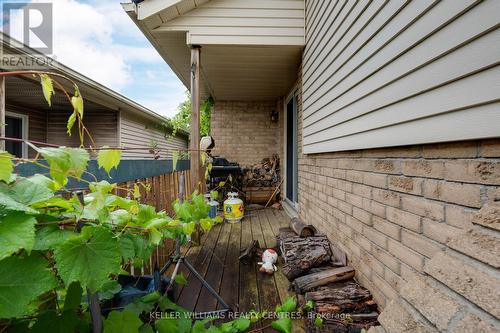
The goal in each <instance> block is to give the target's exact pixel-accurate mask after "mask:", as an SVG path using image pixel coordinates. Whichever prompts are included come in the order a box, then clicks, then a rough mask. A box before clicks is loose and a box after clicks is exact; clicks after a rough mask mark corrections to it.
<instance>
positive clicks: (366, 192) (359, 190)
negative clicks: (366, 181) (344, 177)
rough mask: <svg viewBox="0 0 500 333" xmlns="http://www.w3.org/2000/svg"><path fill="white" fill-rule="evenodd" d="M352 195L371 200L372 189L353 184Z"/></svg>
mask: <svg viewBox="0 0 500 333" xmlns="http://www.w3.org/2000/svg"><path fill="white" fill-rule="evenodd" d="M352 193H354V194H357V195H359V196H362V197H364V198H371V193H372V188H371V187H370V186H366V185H362V184H352Z"/></svg>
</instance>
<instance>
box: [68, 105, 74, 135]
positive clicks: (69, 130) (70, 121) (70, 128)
mask: <svg viewBox="0 0 500 333" xmlns="http://www.w3.org/2000/svg"><path fill="white" fill-rule="evenodd" d="M75 122H76V112H74V111H73V113H72V114H71V116H69V118H68V123H67V124H66V133H67V134H68V136H71V131H72V130H73V126H74V125H75Z"/></svg>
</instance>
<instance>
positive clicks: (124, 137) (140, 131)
mask: <svg viewBox="0 0 500 333" xmlns="http://www.w3.org/2000/svg"><path fill="white" fill-rule="evenodd" d="M158 125H159V122H158V123H154V122H150V121H147V120H144V119H142V118H139V117H137V116H134V115H131V114H128V113H124V112H122V113H121V118H120V137H121V146H122V147H125V148H138V149H137V150H125V151H123V153H122V157H123V158H124V159H153V158H154V156H153V154H151V153H150V152H149V151H148V149H143V148H144V147H151V146H152V143H153V142H156V143H158V147H159V148H162V149H187V148H188V140H187V138H183V137H180V136H176V137H173V136H171V135H167V136H165V132H164V131H162V130H161V129H159V128H158V127H157V126H158ZM160 156H161V158H171V157H172V152H171V151H161V153H160Z"/></svg>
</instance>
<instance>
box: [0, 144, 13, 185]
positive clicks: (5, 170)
mask: <svg viewBox="0 0 500 333" xmlns="http://www.w3.org/2000/svg"><path fill="white" fill-rule="evenodd" d="M13 169H14V166H13V165H12V155H11V154H9V153H8V152H6V151H0V181H4V182H6V183H8V182H9V181H10V177H11V176H12V170H13Z"/></svg>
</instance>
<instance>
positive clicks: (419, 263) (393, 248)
mask: <svg viewBox="0 0 500 333" xmlns="http://www.w3.org/2000/svg"><path fill="white" fill-rule="evenodd" d="M387 245H388V250H389V253H391V254H393V255H394V256H396V257H397V258H399V259H401V261H402V262H404V263H406V264H407V265H409V266H411V267H413V268H414V269H416V270H417V271H422V270H423V268H424V257H423V256H422V255H421V254H418V253H417V252H415V251H413V250H411V249H410V248H408V247H406V246H404V245H402V244H401V243H399V242H397V241H395V240H392V239H389V240H388V241H387Z"/></svg>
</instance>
